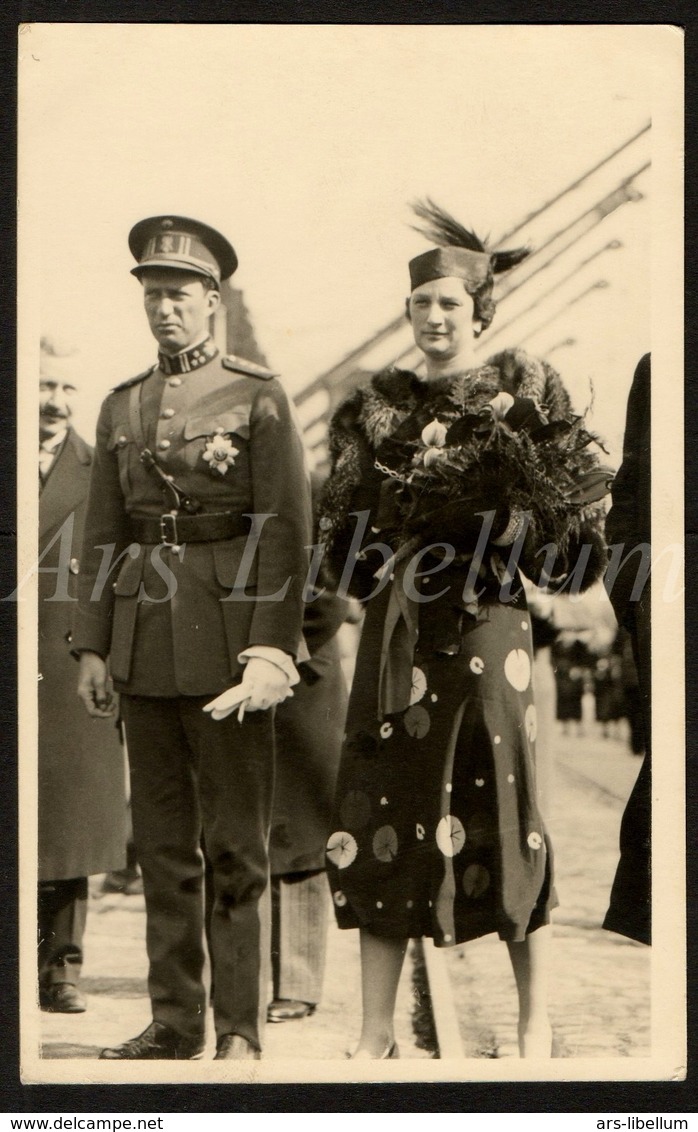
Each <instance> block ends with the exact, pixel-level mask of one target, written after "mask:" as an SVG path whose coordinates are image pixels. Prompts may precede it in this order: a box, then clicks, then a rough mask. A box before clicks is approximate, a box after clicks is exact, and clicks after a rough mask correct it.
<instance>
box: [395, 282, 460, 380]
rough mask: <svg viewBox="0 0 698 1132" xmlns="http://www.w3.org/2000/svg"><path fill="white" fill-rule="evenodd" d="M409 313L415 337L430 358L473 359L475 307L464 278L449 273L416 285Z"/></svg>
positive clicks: (445, 360) (444, 360)
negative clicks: (447, 275)
mask: <svg viewBox="0 0 698 1132" xmlns="http://www.w3.org/2000/svg"><path fill="white" fill-rule="evenodd" d="M409 315H410V321H411V323H412V332H413V334H414V340H415V342H416V343H417V345H418V346H419V348H420V350H422V351H423V353H424V354H425V355H426V357H427V358H428V359H431V360H433V361H443V362H447V361H453V360H456V359H457V360H458V361H462V362H466V363H469V362H470V361H471V360H472V356H473V343H474V337H473V335H474V326H473V322H474V318H473V316H474V307H473V300H472V297H471V296H470V295H469V294H468V292H467V291H466V290H465V287H464V286H463V280H462V279H456V278H455V277H451V276H449V277H448V278H446V279H433V280H431V282H429V283H423V284H422V286H421V287H416V288H415V289H414V291H413V292H412V294H411V295H410V298H409Z"/></svg>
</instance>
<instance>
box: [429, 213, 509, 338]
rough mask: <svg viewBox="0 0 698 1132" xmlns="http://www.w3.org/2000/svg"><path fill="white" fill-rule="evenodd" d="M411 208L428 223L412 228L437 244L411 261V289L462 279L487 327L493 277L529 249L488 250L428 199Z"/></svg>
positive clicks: (492, 304)
mask: <svg viewBox="0 0 698 1132" xmlns="http://www.w3.org/2000/svg"><path fill="white" fill-rule="evenodd" d="M412 207H413V209H414V211H415V213H416V214H417V216H419V218H420V219H421V220H426V221H427V224H428V227H427V228H415V231H416V232H419V233H420V234H421V235H422V236H426V237H427V239H429V240H432V241H433V242H434V243H435V244H438V245H439V246H438V247H436V248H432V250H431V251H428V252H422V254H421V255H418V256H415V258H414V259H411V260H410V263H409V268H410V286H411V290H412V291H414V289H415V287H421V286H422V285H423V284H424V283H430V282H431V281H432V280H433V279H446V278H449V277H451V276H453V277H455V278H456V279H462V280H463V283H464V284H465V289H466V291H467V292H468V294H469V295H472V298H473V303H474V306H475V317H476V319H479V320H480V322H481V323H482V328H483V329H484V328H485V327H487V326H489V324H490V323H491V321H492V319H493V317H494V312H495V302H494V299H493V298H492V290H493V287H494V276H495V275H500V274H501V273H502V272H504V271H509V270H510V269H511V268H512V267H515V266H516V265H517V264H518V263H521V261H522V260H524V259H526V256H528V255H530V248H525V247H524V248H514V249H512V250H511V251H491V250H490V249H489V248H488V247H487V244H486V242H485V241H484V240H481V239H480V237H479V236H476V235H475V233H474V232H471V231H469V230H468V229H467V228H464V227H463V226H462V224H459V223H458V221H457V220H454V218H453V217H452V216H450V215H449V213H448V212H445V211H444V209H442V208H439V206H438V205H436V204H434V202H433V201H432V200H429V198H427V200H426V201H418V202H417V203H416V204H414V205H413V206H412Z"/></svg>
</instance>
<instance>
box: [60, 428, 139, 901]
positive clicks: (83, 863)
mask: <svg viewBox="0 0 698 1132" xmlns="http://www.w3.org/2000/svg"><path fill="white" fill-rule="evenodd" d="M91 460H92V455H91V449H90V448H89V447H88V446H87V444H85V442H84V441H83V440H81V438H80V437H79V436H78V435H77V434H76V433H75V432H73V430H72V429H70V430H69V431H68V436H67V438H66V440H65V442H64V444H63V446H62V447H61V448H60V450H59V452H58V454H57V456H56V458H55V459H54V461H53V464H52V465H51V468H50V470H49V473H48V476H47V478H46V482H45V484H44V486H43V488H42V490H41V495H40V499H39V557H40V560H41V561H40V567H41V572H40V573H39V674H40V679H39V685H38V696H39V765H38V770H39V879H40V880H67V879H69V878H71V877H80V876H88V875H89V874H91V873H101V872H107V871H108V870H110V869H117V868H121V867H122V866H123V864H124V856H125V846H126V796H125V781H124V754H123V748H122V746H121V742H120V739H119V733H118V731H117V729H116V726H115V724H114V721H113V720H112V719H109V720H101V719H91V718H90V717H89V716H88V714H87V712H86V711H85V709H84V707H83V705H82V704H81V702H80V701H79V700H78V697H77V694H76V682H77V665H76V664H75V662H74V660H73V659H72V658H71V656H70V653H69V643H68V641H69V637H70V633H71V630H72V627H73V620H74V616H75V608H76V606H75V591H76V582H77V571H78V569H79V563H78V557H77V555H78V548H79V546H80V542H81V537H82V526H83V522H84V516H85V505H86V500H87V488H88V482H89V476H90V464H91ZM71 521H72V530H71V525H70V524H71ZM64 524H65V525H64ZM71 535H72V537H71ZM59 563H60V568H59ZM44 571H48V572H44ZM54 571H58V572H57V573H56V572H54ZM61 580H62V581H63V583H65V582H66V581H67V594H68V596H69V597H70V598H72V601H65V600H58V601H56V600H50V599H51V598H53V597H54V595H56V594H58V595H59V596H60V589H58V587H59V586H60V585H61Z"/></svg>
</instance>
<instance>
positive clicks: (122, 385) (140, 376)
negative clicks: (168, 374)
mask: <svg viewBox="0 0 698 1132" xmlns="http://www.w3.org/2000/svg"><path fill="white" fill-rule="evenodd" d="M157 368H158V364H157V362H155V363H154V365H152V366H149V368H148V369H146V370H144V371H143V373H138V374H136V376H135V377H129V378H128V379H127V380H126V381H122V382H121V383H120V384H119V385H115V386H114V388H113V389H112V390H111V392H112V393H117V392H118V390H119V389H128V388H129V386H131V385H137V383H138V382H139V381H145V379H146V377H150V375H151V373H155V370H156V369H157Z"/></svg>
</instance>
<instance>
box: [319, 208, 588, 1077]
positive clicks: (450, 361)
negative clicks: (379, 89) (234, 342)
mask: <svg viewBox="0 0 698 1132" xmlns="http://www.w3.org/2000/svg"><path fill="white" fill-rule="evenodd" d="M416 211H417V213H418V215H419V216H421V217H422V219H425V220H427V221H428V222H429V225H430V228H429V230H428V232H427V233H426V234H427V235H429V236H430V237H431V238H432V240H433V241H434V242H435V243H438V244H439V245H441V246H440V247H437V248H436V249H433V250H432V251H429V252H426V253H424V254H423V255H421V256H418V257H417V258H416V259H414V260H412V261H411V263H410V278H411V294H410V297H409V299H408V302H407V314H408V318H409V319H410V321H411V324H412V329H413V333H414V338H415V342H416V344H417V346H418V347H419V348H420V350H421V351H422V353H423V355H424V358H425V363H426V366H425V373H424V376H417V375H416V374H414V373H411V372H407V371H403V370H396V369H393V368H391V369H388V370H385V371H383V372H381V373H379V374H377V375H376V376H375V377H374V378H373V379H372V381H371V383H370V385H368V386H367V387H364V388H362V389H359V390H357V392H356V393H355V394H353V395H352V396H351V397H350V398H349V399H348V401H346V402H345V403H344V404H343V405H342V406H340V408H339V409H338V410H337V412H336V413H335V416H334V418H333V423H332V429H331V451H332V457H333V466H332V471H331V474H330V477H329V479H328V481H327V484H326V487H325V493H324V499H323V503H322V508H321V511H322V514H321V520H320V529H321V531H323V532H324V543H325V548H326V559H327V560H328V561H329V563H330V565H331V567H332V568H333V570H334V573H335V575H336V577H335V581H336V582H338V583H339V586H340V589H341V588H345V589H349V590H350V591H351V592H353V593H355V594H356V595H357V596H359V597H361V598H362V599H363V600H364V601H365V602H366V618H365V624H364V628H363V633H362V639H361V644H360V648H359V655H358V658H357V667H356V673H355V677H354V683H353V688H352V694H351V700H350V705H349V713H348V720H347V738H346V741H345V745H344V750H343V755H342V763H341V767H340V774H339V782H338V789H337V794H336V806H335V816H334V824H333V827H332V833H331V835H330V838H329V841H328V845H327V858H328V874H329V878H330V883H331V887H332V892H333V899H334V904H335V911H336V916H337V920H338V923H339V926H340V927H343V928H349V927H358V928H360V931H361V956H362V999H363V1028H362V1032H361V1037H360V1040H359V1046H358V1049H357V1051H356V1053H355V1054H354V1056H355V1057H368V1058H387V1057H396V1056H398V1052H397V1047H396V1045H395V1041H394V1034H393V1014H394V1007H395V995H396V990H397V984H398V980H399V976H400V970H401V966H402V961H403V957H404V954H405V950H406V945H407V941H408V939H409V938H410V937H417V936H431V937H433V939H434V941H435V943H436V945H437V946H449V945H452V944H456V943H461V942H463V941H465V940H469V939H473V938H475V937H477V936H481V935H485V934H487V933H489V932H494V931H496V932H498V933H499V935H500V937H501V938H502V939H504V940H506V942H507V945H508V947H509V953H510V956H511V961H512V964H513V969H514V974H515V978H516V983H517V987H518V993H519V1004H520V1020H519V1045H520V1051H521V1055H522V1056H526V1057H532V1056H546V1057H547V1056H549V1055H550V1044H551V1031H550V1024H549V1021H548V1015H547V1002H546V997H547V996H546V979H547V950H548V936H549V926H548V925H549V919H550V909H551V907H553V906H554V903H555V896H554V890H553V886H552V862H551V851H550V845H549V842H548V839H547V836H546V833H545V830H544V828H543V823H542V821H541V817H540V813H539V810H538V805H537V799H536V786H535V736H536V710H535V706H534V703H533V696H532V691H531V657H532V653H531V622H530V617H529V614H528V610H527V606H526V599H525V595H524V592H523V588H522V586H521V583H520V578H519V575H518V570H517V567H516V563H518V564H519V565H520V566H521V568H522V570H523V571H524V572H525V573H526V574H527V575H528V576H529V577H531V578H532V579H533V580H534V581H537V582H539V583H540V582H541V581H542V582H546V581H550V580H551V579H553V578H560V577H564V576H566V575H567V574H568V573H569V572H570V571H571V570H572V568H573V567H575V564H576V562H577V558H578V554H579V550H580V547H582V546H583V545H586V547H587V550H586V551H585V552H584V553H583V554H582V556H581V565H580V567H579V568H578V569H577V570H576V572H575V580H576V582H577V584H578V585H579V586H580V587H581V588H584V587H585V586H586V585H589V584H590V583H591V581H592V580H594V579H595V578H596V577H598V576H599V575H600V574H601V572H602V569H603V564H604V546H603V540H602V538H601V536H600V534H599V520H598V518H597V516H596V515H595V513H594V509H593V508H591V507H590V506H589V505H588V504H589V501H590V500H591V499H594V498H596V499H598V498H599V497H600V495H603V494H604V493H605V481H606V479H607V473H605V472H602V471H600V470H599V466H598V461H597V458H596V456H595V455H594V454H593V453H592V452H591V450H590V441H591V437H590V436H589V434H588V433H586V432H585V431H584V429H583V428H582V425H581V422H580V420H579V418H574V417H573V415H572V412H571V405H570V401H569V397H568V395H567V393H566V391H565V390H564V388H563V386H562V383H561V382H560V379H559V377H558V376H557V374H556V373H555V372H554V371H553V370H552V369H551V367H549V366H548V365H547V364H546V363H544V362H538V361H536V360H535V359H531V358H529V357H527V356H526V355H525V354H522V353H521V352H505V353H503V354H500V355H498V356H497V357H496V358H493V359H491V360H490V362H489V363H488V364H487V365H480V366H474V365H473V358H472V344H473V337H474V336H475V337H478V336H479V334H480V333H481V331H482V330H483V329H484V328H486V327H487V326H488V325H489V323H490V321H491V319H492V315H493V313H494V303H493V301H492V286H493V275H494V274H495V273H497V272H500V271H504V270H507V269H509V268H510V267H513V266H514V265H515V264H516V263H518V262H520V260H522V259H523V258H524V257H525V255H526V254H527V251H526V249H519V250H517V251H514V252H490V251H489V250H488V249H487V248H486V247H485V245H484V244H483V243H482V242H480V241H479V240H478V239H477V238H476V237H475V236H474V235H473V234H472V233H470V232H468V231H467V230H465V229H463V228H461V226H460V225H458V224H457V223H456V222H455V221H454V220H453V219H452V218H451V217H449V216H448V215H447V214H445V213H444V212H442V211H441V210H439V209H437V208H436V206H434V205H432V204H431V202H429V203H428V204H426V205H419V206H416ZM600 483H603V486H602V487H599V484H600ZM550 544H554V546H553V549H552V551H551V550H550ZM542 548H546V550H545V551H544V552H543V553H542V554H539V553H538V552H539V551H541V550H542Z"/></svg>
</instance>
